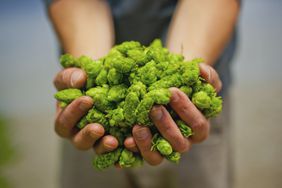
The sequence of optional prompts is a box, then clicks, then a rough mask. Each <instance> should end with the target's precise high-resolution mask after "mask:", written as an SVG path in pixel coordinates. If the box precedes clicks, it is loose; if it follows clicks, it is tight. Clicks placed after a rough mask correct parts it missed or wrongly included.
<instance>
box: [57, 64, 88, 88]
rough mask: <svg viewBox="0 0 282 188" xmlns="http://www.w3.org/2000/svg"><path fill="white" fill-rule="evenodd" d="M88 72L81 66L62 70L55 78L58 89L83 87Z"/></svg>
mask: <svg viewBox="0 0 282 188" xmlns="http://www.w3.org/2000/svg"><path fill="white" fill-rule="evenodd" d="M86 79H87V76H86V73H85V72H84V71H83V70H81V69H79V68H66V69H63V70H62V71H60V72H59V73H58V74H57V75H56V76H55V79H54V82H53V83H54V85H55V87H56V88H57V89H58V90H62V89H66V88H82V87H83V86H84V85H85V83H86Z"/></svg>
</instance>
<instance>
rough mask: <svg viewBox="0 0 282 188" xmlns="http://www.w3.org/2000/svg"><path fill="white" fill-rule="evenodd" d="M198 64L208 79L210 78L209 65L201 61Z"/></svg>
mask: <svg viewBox="0 0 282 188" xmlns="http://www.w3.org/2000/svg"><path fill="white" fill-rule="evenodd" d="M200 66H201V68H202V69H203V71H204V72H205V73H206V74H207V77H208V81H209V80H210V79H211V69H210V68H209V66H207V65H205V64H204V63H201V64H200Z"/></svg>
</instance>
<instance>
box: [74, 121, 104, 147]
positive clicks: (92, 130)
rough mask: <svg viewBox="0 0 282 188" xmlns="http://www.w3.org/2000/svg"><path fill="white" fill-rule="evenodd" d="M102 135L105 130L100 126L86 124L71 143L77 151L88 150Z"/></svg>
mask: <svg viewBox="0 0 282 188" xmlns="http://www.w3.org/2000/svg"><path fill="white" fill-rule="evenodd" d="M104 133H105V130H104V128H103V126H102V125H100V124H97V123H92V124H88V125H86V126H85V127H84V128H83V129H81V130H80V131H79V132H78V133H77V134H76V135H75V136H74V137H73V138H72V142H73V144H74V146H75V147H76V148H77V149H80V150H88V149H90V148H92V147H93V145H94V144H95V142H96V141H97V140H98V139H99V138H101V137H102V136H103V135H104Z"/></svg>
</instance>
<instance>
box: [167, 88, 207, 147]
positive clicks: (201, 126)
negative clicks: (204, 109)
mask: <svg viewBox="0 0 282 188" xmlns="http://www.w3.org/2000/svg"><path fill="white" fill-rule="evenodd" d="M170 91H171V94H172V95H171V98H170V103H169V104H170V106H171V107H172V109H173V110H174V111H175V112H176V113H177V114H178V115H179V116H180V118H181V119H182V120H183V121H184V122H186V123H187V124H188V125H189V126H190V127H191V129H192V130H193V135H192V137H191V140H192V142H193V143H198V142H202V141H203V140H205V139H206V138H207V137H208V135H209V128H210V125H209V123H208V120H207V119H206V118H205V117H204V115H203V114H202V113H201V112H200V111H199V110H198V109H197V107H196V106H195V105H194V104H193V103H192V102H191V101H190V99H189V98H188V97H187V96H186V95H185V94H184V93H183V92H181V91H180V90H179V89H177V88H170Z"/></svg>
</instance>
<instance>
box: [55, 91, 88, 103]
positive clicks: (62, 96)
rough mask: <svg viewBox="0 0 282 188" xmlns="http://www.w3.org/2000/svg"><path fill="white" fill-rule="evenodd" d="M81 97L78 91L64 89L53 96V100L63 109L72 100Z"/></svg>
mask: <svg viewBox="0 0 282 188" xmlns="http://www.w3.org/2000/svg"><path fill="white" fill-rule="evenodd" d="M81 96H83V94H82V92H81V91H80V90H79V89H64V90H61V91H58V92H57V93H56V94H55V98H56V99H57V100H58V101H59V102H60V105H61V107H65V106H66V105H68V104H69V103H71V102H72V101H73V100H75V99H77V98H79V97H81Z"/></svg>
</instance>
